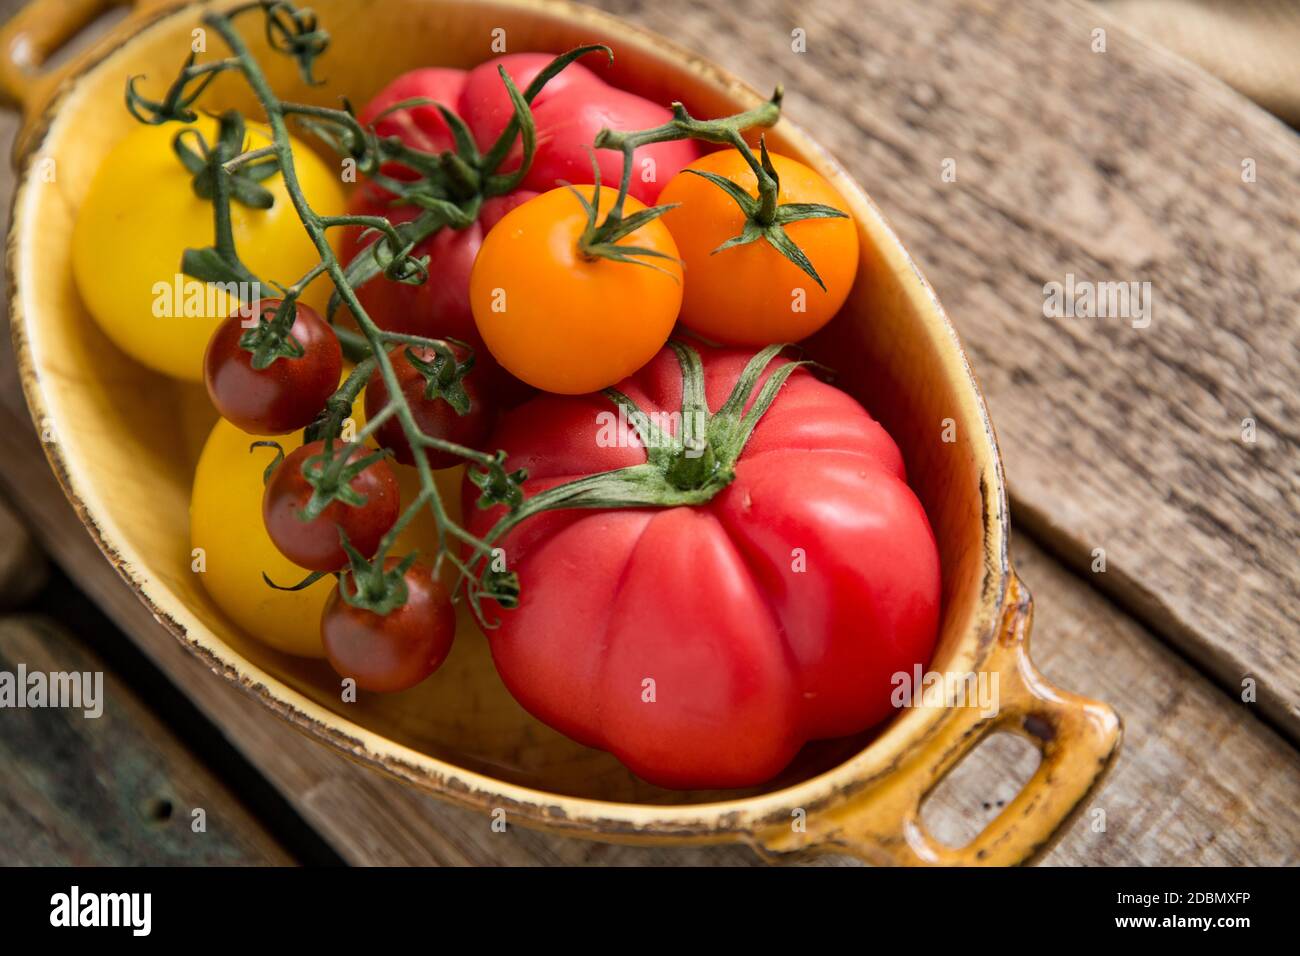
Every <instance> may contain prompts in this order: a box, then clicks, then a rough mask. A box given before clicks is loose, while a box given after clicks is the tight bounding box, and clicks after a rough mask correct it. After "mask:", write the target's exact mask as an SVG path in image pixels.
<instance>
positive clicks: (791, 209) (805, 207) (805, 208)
mask: <svg viewBox="0 0 1300 956" xmlns="http://www.w3.org/2000/svg"><path fill="white" fill-rule="evenodd" d="M758 148H759V154H760V160H759V162H758V163H757V164H756V163H755V162H754V156H753V153H751V152H750V151H749V150H748V148H746V149H744V150H743V154H744V155H745V157H746V159H747V160H748V161H749V162H750V165H751V167H752V168H753V169H754V175H755V176H756V177H757V179H758V196H757V197H754V196H751V195H750V194H749V193H747V192H746V191H745V190H744V189H742V188H741V187H740V185H739V184H737V183H735V182H733V181H732V180H730V179H727V178H726V177H725V176H719V175H718V174H717V173H712V172H708V171H706V170H701V169H688V170H686V172H688V173H692V174H694V175H696V176H700V177H702V178H703V179H707V180H708V181H709V182H711V183H713V184H714V185H715V186H717V187H718V188H719V189H721V190H722V191H723V192H725V193H726V194H727V195H728V196H730V197H731V198H732V199H734V200H735V201H736V205H738V206H739V207H740V209H741V211H742V212H743V213H744V214H745V225H744V227H743V228H742V229H741V232H740V235H738V236H733V237H732V238H730V239H728V240H727V241H726V242H724V243H723V244H722V245H720V246H718V248H716V249H714V250H713V254H714V255H717V254H718V253H719V252H722V251H723V250H725V249H731V248H733V247H734V246H743V245H748V244H749V243H751V242H757V241H758V240H760V239H762V240H763V241H765V242H766V243H768V245H770V246H772V248H774V249H775V250H776V251H777V252H779V253H781V255H783V256H785V257H786V258H787V259H789V260H790V261H791V262H793V263H794V264H795V265H797V266H798V267H799V268H800V269H802V270H803V271H804V273H805V274H806V275H807V276H808V277H809V278H811V279H812V280H813V281H814V282H816V283H817V284H818V285H819V286H821V289H822V291H823V292H824V291H826V283H824V282H823V281H822V277H821V276H819V275H818V274H817V270H816V269H815V268H813V264H812V262H810V261H809V259H808V257H807V256H806V255H805V254H804V251H803V250H802V249H800V248H799V246H798V245H796V244H795V242H794V240H793V239H791V238H790V237H789V235H787V234H786V231H785V227H786V226H787V225H789V224H790V223H792V222H800V221H801V220H804V219H847V218H848V213H845V212H841V211H840V210H839V209H836V208H835V207H834V206H827V205H825V204H823V203H812V202H797V203H795V202H792V203H781V204H779V205H778V203H777V195H778V193H779V192H780V189H781V180H780V178H779V177H778V176H777V173H776V168H775V167H774V166H773V165H772V159H771V157H770V156H768V154H767V142H766V137H759V140H758Z"/></svg>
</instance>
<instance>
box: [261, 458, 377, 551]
mask: <svg viewBox="0 0 1300 956" xmlns="http://www.w3.org/2000/svg"><path fill="white" fill-rule="evenodd" d="M324 450H325V443H324V442H322V441H314V442H309V443H308V444H306V445H303V446H302V447H301V448H297V449H295V450H294V451H292V452H290V453H289V455H288V456H287V457H286V458H285V459H284V461H282V462H280V464H279V466H278V467H277V468H276V469H275V472H274V473H273V474H272V475H271V480H270V481H269V482H267V484H266V490H265V491H264V492H263V494H262V522H263V523H264V524H265V525H266V531H267V534H268V535H270V537H271V541H272V542H273V543H274V544H275V546H276V547H277V548H278V549H279V550H280V553H281V554H283V555H284V556H285V557H286V558H288V559H289V560H290V561H292V562H293V563H294V564H296V565H298V567H300V568H307V569H309V570H312V571H337V570H338V569H339V568H341V567H343V566H344V565H345V564H347V563H348V556H347V552H345V551H344V550H343V545H342V543H341V542H340V539H339V528H342V529H343V530H344V531H345V532H346V533H347V536H348V540H349V541H351V542H352V546H353V547H355V548H356V549H357V550H358V551H360V552H361V553H362V554H363V555H366V556H369V555H371V554H374V552H375V549H376V548H378V547H379V541H380V539H381V538H383V536H384V535H385V534H386V533H387V532H388V529H389V528H391V527H392V526H393V525H394V524H395V523H396V522H397V514H398V509H399V491H398V487H397V478H396V477H395V476H394V475H393V469H392V466H391V465H389V464H388V462H387V461H385V460H383V459H380V460H378V461H375V462H372V463H371V464H369V465H367V466H366V467H365V468H363V469H362V470H361V471H360V472H359V473H358V474H357V475H356V476H355V477H353V478H352V480H351V481H350V482H348V484H349V486H350V487H351V489H352V490H353V491H354V492H356V493H357V494H358V495H359V496H361V497H362V498H363V499H364V501H363V502H362V503H360V504H348V503H347V502H344V501H340V500H338V499H335V500H334V501H331V502H330V503H329V504H327V505H326V506H325V509H324V510H323V511H322V512H321V513H320V514H319V515H318V516H317V517H315V518H312V519H311V520H310V521H304V520H303V519H302V517H301V514H302V512H303V509H304V508H306V507H307V504H308V502H309V501H310V499H311V497H312V494H313V492H314V491H315V489H314V488H313V487H312V485H311V483H310V482H308V480H307V477H306V476H305V475H304V474H303V472H302V467H303V463H304V462H306V461H307V460H308V459H309V458H314V457H316V456H317V455H320V454H322V453H323V452H324ZM374 453H375V451H374V449H373V448H357V449H355V450H354V451H353V452H352V454H351V455H350V456H349V458H348V461H349V463H353V462H357V461H359V460H360V459H362V458H365V457H366V456H367V455H372V454H374ZM322 465H323V463H321V464H317V465H315V466H313V467H315V468H320V467H322Z"/></svg>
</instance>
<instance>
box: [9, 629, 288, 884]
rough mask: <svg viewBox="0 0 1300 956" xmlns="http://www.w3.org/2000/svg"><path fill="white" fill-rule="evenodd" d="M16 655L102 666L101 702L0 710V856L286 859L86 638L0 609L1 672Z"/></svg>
mask: <svg viewBox="0 0 1300 956" xmlns="http://www.w3.org/2000/svg"><path fill="white" fill-rule="evenodd" d="M20 664H21V665H24V666H25V668H26V671H25V673H26V674H29V675H30V674H34V673H41V674H44V675H49V674H51V673H58V672H63V673H70V674H82V673H91V674H94V673H98V674H101V675H102V684H101V687H102V692H101V694H100V695H98V702H99V704H101V705H102V713H101V714H100V715H99V716H97V717H93V718H89V717H87V716H86V713H87V711H86V709H85V707H84V706H83V707H81V708H53V707H44V708H40V709H35V708H17V707H6V708H5V709H4V710H0V760H3V764H4V768H5V772H4V774H3V775H0V865H6V866H14V865H25V866H53V865H61V866H65V865H69V864H72V865H79V866H106V865H107V866H123V865H137V866H138V865H146V866H152V865H160V864H186V865H217V866H232V865H254V864H257V865H280V866H283V865H286V864H290V863H292V862H293V861H292V859H291V858H290V857H289V856H288V855H287V854H286V853H285V851H284V850H283V849H281V848H280V846H279V845H278V844H277V843H276V842H275V840H274V839H273V838H272V837H271V836H270V835H269V834H268V833H267V832H266V831H265V830H264V829H263V828H262V827H261V825H259V824H258V823H257V822H256V821H255V820H253V819H252V818H251V817H250V816H249V815H248V812H247V811H246V810H245V809H244V808H243V807H242V806H241V805H240V804H239V802H238V800H237V798H236V797H235V796H234V794H232V793H231V792H230V791H229V790H228V789H227V788H226V787H225V786H224V785H223V784H222V783H221V782H220V781H219V780H217V779H216V778H215V777H213V776H212V774H211V773H209V772H208V771H207V769H205V768H204V767H203V766H202V765H201V764H199V763H197V762H196V761H195V759H194V758H193V757H192V756H191V755H190V754H189V752H188V751H187V750H186V749H185V748H184V747H183V746H182V745H181V744H180V743H179V742H178V741H177V740H176V739H175V737H173V736H172V734H171V733H170V732H169V731H168V730H167V729H166V728H165V727H164V726H163V725H162V724H161V723H159V721H158V719H157V718H156V717H154V716H153V715H152V714H150V713H149V711H148V710H147V709H146V708H145V707H144V706H143V705H142V704H141V702H140V701H139V700H138V699H137V698H136V697H135V695H134V694H133V693H132V692H131V691H130V689H128V688H127V687H126V686H125V685H124V684H123V683H122V682H121V680H120V679H118V678H117V676H116V675H114V674H113V673H112V672H111V671H107V670H106V668H105V666H104V662H103V661H102V660H100V659H99V658H98V657H97V656H96V655H95V654H94V653H93V652H92V651H90V650H89V649H88V648H87V647H86V646H85V645H84V644H81V643H79V642H78V641H77V640H76V639H74V638H73V637H72V636H71V635H69V634H67V633H66V632H65V631H63V630H61V629H60V628H59V627H58V626H57V625H55V624H54V623H53V622H52V621H50V620H48V619H46V618H40V617H30V616H29V617H8V618H3V619H0V671H4V672H6V673H7V674H10V675H17V674H18V673H19V671H18V667H19V665H20ZM85 703H87V701H86V700H84V699H83V700H82V704H83V705H84V704H85ZM92 712H93V710H92ZM195 810H201V811H202V829H201V830H199V831H197V832H196V830H195V825H196V824H195V821H196V817H195V816H194V812H195Z"/></svg>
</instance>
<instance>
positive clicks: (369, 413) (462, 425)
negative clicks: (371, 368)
mask: <svg viewBox="0 0 1300 956" xmlns="http://www.w3.org/2000/svg"><path fill="white" fill-rule="evenodd" d="M452 350H453V352H454V353H455V354H456V359H457V361H462V360H464V358H465V351H464V350H463V349H459V348H455V347H453V349H452ZM411 351H412V352H413V353H414V354H415V357H416V358H418V359H420V360H421V361H423V362H429V363H434V362H435V361H436V359H437V353H435V352H434V350H433V349H427V348H414V349H411ZM388 358H389V359H390V360H391V361H392V363H393V371H394V372H396V373H397V381H398V384H400V385H401V388H402V394H403V395H404V396H405V397H406V401H407V404H409V405H410V406H411V414H412V415H414V416H415V423H416V424H417V425H419V426H420V431H422V432H424V434H426V435H430V436H432V437H434V438H441V439H444V440H446V441H449V442H455V443H456V444H457V445H465V446H466V447H468V448H478V447H479V446H480V445H482V444H483V440H484V439H486V438H487V436H488V432H490V431H491V430H492V409H491V408H490V407H489V406H488V404H487V403H486V402H485V401H484V399H483V394H482V391H483V390H482V389H481V388H480V380H479V379H478V378H477V377H476V376H474V375H472V374H468V375H466V376H465V377H464V378H462V379H461V380H460V381H459V382H458V383H454V384H452V385H451V386H449V388H456V387H459V389H460V390H461V395H460V398H461V399H462V400H463V401H464V403H465V409H464V412H463V414H462V413H461V412H460V411H458V410H457V409H456V408H453V407H452V404H451V402H450V401H448V395H447V389H442V390H440V391H439V390H435V393H434V395H433V397H432V398H431V397H429V380H428V379H427V378H425V377H424V375H423V374H421V372H420V371H419V369H417V368H416V367H415V366H414V365H412V364H411V362H410V359H408V358H407V356H406V348H405V346H403V347H400V348H396V349H393V351H391V352H389V353H388ZM471 371H472V370H471ZM387 404H388V386H387V385H385V384H384V377H383V376H382V375H380V374H379V370H378V369H376V370H375V373H374V374H373V375H372V376H371V377H370V381H369V382H368V383H367V384H366V419H367V420H369V419H371V418H374V417H375V416H376V415H378V414H379V412H380V410H382V409H383V407H384V406H385V405H387ZM375 439H376V441H378V442H379V444H381V445H383V446H384V447H385V448H391V449H392V451H393V457H395V458H396V459H397V460H398V461H400V462H401V463H402V464H404V465H414V464H415V456H414V455H413V454H412V453H411V445H410V442H408V441H407V440H406V433H405V432H404V431H402V423H401V422H399V421H398V420H397V418H396V416H394V417H392V418H389V419H388V420H387V421H385V422H384V423H383V424H382V425H380V426H379V428H378V429H376V431H375ZM428 458H429V467H431V468H452V467H455V466H456V465H459V464H462V463H463V462H464V461H465V459H463V458H461V457H460V456H459V455H453V454H452V453H451V452H444V451H439V450H438V449H436V448H429V449H428Z"/></svg>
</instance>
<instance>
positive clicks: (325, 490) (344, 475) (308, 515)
mask: <svg viewBox="0 0 1300 956" xmlns="http://www.w3.org/2000/svg"><path fill="white" fill-rule="evenodd" d="M358 447H359V446H358V445H356V444H351V443H349V444H336V443H335V442H333V441H326V443H325V448H324V450H322V451H321V453H320V454H319V455H312V456H311V457H310V458H308V459H307V460H306V461H304V462H303V463H302V476H303V478H305V479H306V481H307V484H308V485H310V486H311V488H312V493H311V497H310V498H308V499H307V504H306V505H304V506H303V509H302V511H301V512H299V515H298V517H299V518H301V519H302V520H303V521H313V520H315V519H316V518H319V517H320V516H321V514H322V513H323V512H324V511H325V509H326V508H328V507H329V506H330V505H331V504H333V503H334V502H335V501H341V502H342V503H343V504H345V505H348V506H350V507H353V508H360V507H361V506H362V505H364V504H365V503H366V496H365V495H363V494H361V492H359V491H357V490H356V489H355V488H353V487H352V481H353V479H355V478H356V477H357V476H358V475H360V474H361V473H362V472H363V471H365V470H366V469H367V468H369V467H370V466H371V465H373V464H374V463H375V462H377V461H380V460H381V459H383V458H384V457H385V455H386V453H385V452H383V451H376V452H372V453H371V454H369V455H363V456H361V457H360V458H353V457H352V454H353V452H355V451H356V449H357V448H358Z"/></svg>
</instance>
